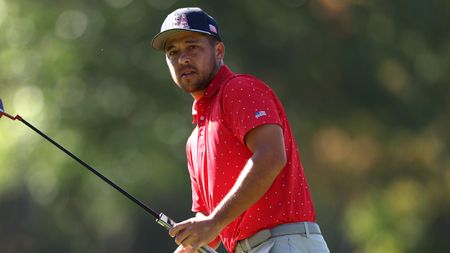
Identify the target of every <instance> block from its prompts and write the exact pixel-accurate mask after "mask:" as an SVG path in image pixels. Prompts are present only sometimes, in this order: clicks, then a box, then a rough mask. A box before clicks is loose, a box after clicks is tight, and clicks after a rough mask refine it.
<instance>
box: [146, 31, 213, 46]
mask: <svg viewBox="0 0 450 253" xmlns="http://www.w3.org/2000/svg"><path fill="white" fill-rule="evenodd" d="M180 32H197V33H202V34H205V35H210V36H214V37H216V38H217V39H219V40H220V38H218V37H217V36H216V35H215V34H213V33H209V32H205V31H202V30H195V29H183V28H175V29H170V30H166V31H163V32H160V33H158V34H156V35H155V37H153V39H152V47H153V48H154V49H157V50H161V51H164V49H165V44H166V41H167V40H168V39H169V38H170V37H171V36H173V35H175V34H176V33H180Z"/></svg>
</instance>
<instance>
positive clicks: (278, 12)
mask: <svg viewBox="0 0 450 253" xmlns="http://www.w3.org/2000/svg"><path fill="white" fill-rule="evenodd" d="M194 5H197V6H200V7H202V8H203V9H205V10H206V11H207V12H209V13H210V14H212V15H213V16H215V17H216V19H217V20H218V22H219V25H220V27H221V30H222V37H223V38H224V41H225V45H226V49H227V51H226V63H227V64H228V65H229V66H230V67H231V68H232V69H233V70H234V71H235V72H244V73H250V74H253V75H256V76H258V77H259V78H261V79H262V80H264V81H266V82H267V83H268V84H269V85H271V86H272V87H273V88H274V90H275V91H276V92H277V93H278V95H279V96H280V97H281V100H282V102H283V103H284V105H285V107H286V111H287V112H288V115H289V118H290V121H291V124H292V128H293V129H294V131H295V135H296V136H297V142H298V145H299V147H300V150H301V156H302V162H303V165H304V166H305V169H306V174H307V175H308V178H309V182H310V185H311V188H312V193H313V197H314V200H315V204H316V208H317V212H318V222H319V223H320V224H321V226H322V227H323V230H324V232H325V237H326V239H327V241H328V243H329V247H330V248H331V249H332V252H365V253H377V252H383V253H397V252H398V253H400V252H445V251H448V249H449V248H450V244H449V242H448V240H447V239H446V234H448V231H447V230H448V227H449V226H450V217H449V215H448V214H449V213H450V198H449V197H448V196H450V172H449V167H450V159H449V157H450V155H449V154H450V152H449V143H450V140H449V137H450V135H449V134H448V132H449V131H448V129H450V118H449V113H450V112H449V109H450V100H449V94H450V93H449V81H450V76H449V75H450V71H449V70H450V61H449V59H450V46H449V45H450V32H449V29H448V28H447V26H448V23H449V20H450V14H449V13H450V12H449V10H450V6H449V3H448V2H446V1H438V0H432V1H426V2H424V1H417V0H414V1H372V2H369V1H357V0H347V1H331V0H318V1H306V0H275V1H273V0H262V1H250V0H244V1H228V2H223V1H177V0H170V1H166V0H165V1H163V0H134V1H133V0H103V1H70V0H68V1H45V0H41V1H25V0H14V1H12V0H0V34H1V36H0V98H2V99H3V103H4V105H5V108H6V111H7V112H8V113H10V114H16V113H17V114H20V115H21V116H23V117H24V118H26V119H27V120H28V121H29V122H32V123H33V124H34V125H35V126H37V127H38V128H39V129H41V130H43V131H44V132H46V133H47V134H49V135H50V136H52V137H53V138H54V139H55V140H56V141H58V142H60V143H61V144H62V145H63V146H65V147H67V148H68V149H69V150H71V151H73V153H75V154H77V155H79V156H80V157H81V158H82V159H83V160H85V161H87V162H88V163H90V164H92V165H93V166H94V167H96V168H97V169H98V170H99V171H101V172H102V173H104V174H105V175H107V176H108V177H109V178H110V179H112V180H113V181H115V182H116V183H118V184H119V185H121V186H123V187H124V188H125V189H126V190H128V191H130V192H131V193H132V194H133V195H136V196H137V197H138V198H139V199H141V200H143V201H144V202H145V203H148V204H149V205H150V206H152V207H153V208H155V209H156V210H164V212H165V213H166V214H168V215H169V216H172V217H173V218H174V219H176V220H182V219H185V218H188V217H189V216H190V215H191V214H190V211H189V210H190V187H189V178H188V173H187V170H186V168H185V167H186V166H185V157H184V154H185V151H184V146H185V141H186V138H187V136H188V135H189V133H190V131H191V129H192V128H193V126H192V125H191V115H190V112H191V102H192V99H191V97H190V96H189V95H187V94H183V93H182V92H181V91H180V90H178V89H177V88H176V86H175V85H173V84H172V81H171V79H170V76H169V72H168V69H167V67H166V64H165V60H164V56H163V55H162V54H161V53H159V52H156V51H154V50H152V49H151V48H150V40H151V38H152V36H153V35H154V34H155V33H156V32H157V31H158V30H159V27H160V24H161V22H162V21H163V19H164V18H165V16H166V15H167V14H168V13H169V12H171V11H172V10H173V9H175V8H178V7H183V6H194ZM0 215H1V217H2V219H1V221H0V251H1V252H171V251H172V250H174V249H175V248H176V245H175V244H174V243H173V241H172V239H171V238H169V237H168V236H167V235H166V232H165V231H164V230H163V229H162V228H161V227H159V226H157V225H155V224H153V223H152V222H153V221H152V217H150V216H149V215H147V214H146V213H145V212H143V211H142V210H140V209H139V208H138V207H137V206H135V205H134V204H132V203H131V202H129V201H128V200H126V199H125V198H123V197H122V196H121V195H120V194H118V193H117V192H115V191H114V189H112V188H110V187H109V186H108V185H106V184H104V183H103V182H101V181H100V180H99V179H98V178H96V177H94V176H92V175H91V174H90V172H88V171H85V170H84V168H83V167H81V166H80V165H78V164H77V163H76V162H74V161H72V160H70V158H68V157H67V156H66V155H64V154H63V153H61V152H60V151H58V150H57V149H56V148H54V147H53V146H51V145H50V144H48V143H47V142H45V141H44V140H43V139H42V138H40V137H39V136H37V135H36V134H35V133H34V132H31V131H30V130H29V129H28V128H26V127H25V126H24V125H22V124H20V123H18V122H13V121H9V120H6V119H3V118H2V119H1V120H0ZM221 250H222V251H221V252H223V249H221Z"/></svg>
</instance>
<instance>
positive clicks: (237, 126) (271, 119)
mask: <svg viewBox="0 0 450 253" xmlns="http://www.w3.org/2000/svg"><path fill="white" fill-rule="evenodd" d="M222 110H223V113H224V120H225V122H226V124H227V125H228V127H229V129H230V130H231V131H232V132H233V134H234V135H235V136H236V137H237V138H238V139H239V140H240V141H241V142H242V143H244V139H245V136H246V134H247V133H248V132H250V131H251V130H252V129H254V128H256V127H258V126H261V125H264V124H277V125H281V120H280V115H279V110H278V107H277V98H276V96H275V94H274V93H273V91H272V90H271V89H270V88H269V87H268V86H267V85H266V84H264V83H262V82H261V81H259V80H257V79H256V78H252V77H246V76H244V77H237V78H234V79H232V80H231V81H230V82H229V83H228V84H227V85H226V86H225V87H224V90H223V93H222Z"/></svg>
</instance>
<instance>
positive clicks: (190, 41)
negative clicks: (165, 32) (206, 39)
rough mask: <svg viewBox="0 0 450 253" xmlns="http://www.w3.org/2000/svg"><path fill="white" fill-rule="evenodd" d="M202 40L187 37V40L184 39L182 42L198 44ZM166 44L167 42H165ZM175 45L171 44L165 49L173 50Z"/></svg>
mask: <svg viewBox="0 0 450 253" xmlns="http://www.w3.org/2000/svg"><path fill="white" fill-rule="evenodd" d="M199 41H200V39H187V40H185V41H183V42H182V43H183V44H196V43H198V42H199ZM165 44H166V43H165ZM174 47H175V46H174V45H169V46H168V47H167V48H166V49H165V51H166V52H167V51H169V50H171V49H172V48H174Z"/></svg>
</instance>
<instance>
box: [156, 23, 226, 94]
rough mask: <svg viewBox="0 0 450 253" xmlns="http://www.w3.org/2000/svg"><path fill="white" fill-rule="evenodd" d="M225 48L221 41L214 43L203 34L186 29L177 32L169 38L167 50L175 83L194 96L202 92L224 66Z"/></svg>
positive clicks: (167, 58)
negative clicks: (221, 66)
mask: <svg viewBox="0 0 450 253" xmlns="http://www.w3.org/2000/svg"><path fill="white" fill-rule="evenodd" d="M220 44H221V45H220ZM221 48H222V49H223V44H222V43H221V42H220V43H217V44H216V45H213V44H212V43H211V42H210V40H209V38H208V37H207V36H206V35H202V34H200V33H195V32H188V31H186V32H179V33H177V34H175V35H173V36H172V37H171V38H169V39H168V40H167V41H166V43H165V48H164V50H165V53H166V61H167V65H168V66H169V69H170V74H171V75H172V79H173V80H174V82H175V83H176V84H177V85H178V86H179V87H180V88H182V89H183V90H184V91H186V92H189V93H191V94H193V95H194V96H195V94H198V93H202V92H203V91H204V90H205V89H206V87H207V86H208V85H209V83H210V82H211V80H212V78H213V77H214V75H215V74H216V73H217V71H218V69H219V67H220V62H221V60H222V58H223V50H221Z"/></svg>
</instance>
